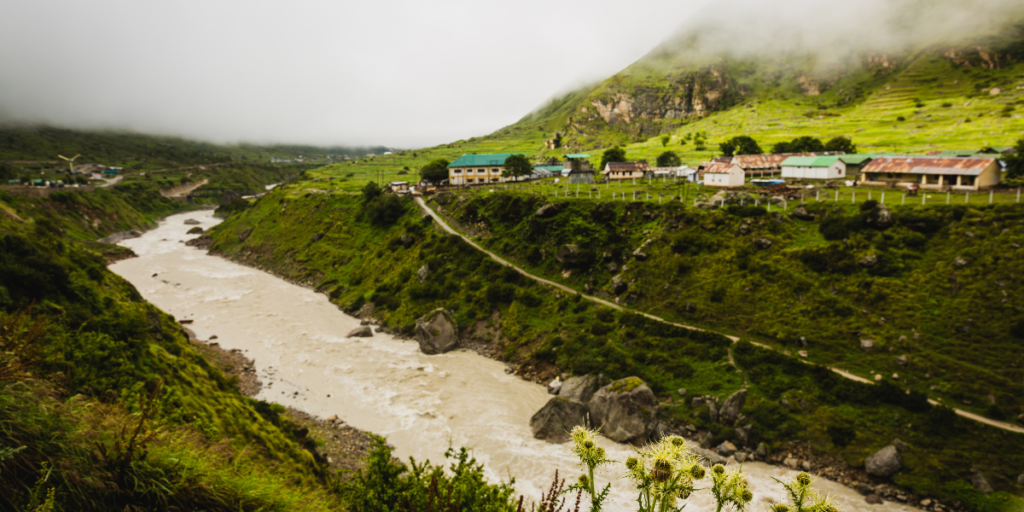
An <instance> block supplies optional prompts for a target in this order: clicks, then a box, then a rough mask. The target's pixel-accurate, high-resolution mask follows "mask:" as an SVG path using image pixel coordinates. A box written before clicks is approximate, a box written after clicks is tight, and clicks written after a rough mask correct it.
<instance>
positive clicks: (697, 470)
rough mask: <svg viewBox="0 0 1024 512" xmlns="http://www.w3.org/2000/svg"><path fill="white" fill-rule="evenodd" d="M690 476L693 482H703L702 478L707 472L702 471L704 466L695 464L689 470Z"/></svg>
mask: <svg viewBox="0 0 1024 512" xmlns="http://www.w3.org/2000/svg"><path fill="white" fill-rule="evenodd" d="M690 476H691V477H692V478H693V479H694V480H703V479H704V477H705V476H707V471H705V470H704V466H701V465H700V464H696V465H694V466H693V467H692V468H690Z"/></svg>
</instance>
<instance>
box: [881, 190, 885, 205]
mask: <svg viewBox="0 0 1024 512" xmlns="http://www.w3.org/2000/svg"><path fill="white" fill-rule="evenodd" d="M882 204H885V192H882Z"/></svg>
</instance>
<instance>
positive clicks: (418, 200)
mask: <svg viewBox="0 0 1024 512" xmlns="http://www.w3.org/2000/svg"><path fill="white" fill-rule="evenodd" d="M416 204H418V205H419V206H420V208H422V209H423V211H424V212H426V213H427V214H428V215H430V216H431V217H433V218H434V221H435V222H437V223H438V225H440V226H441V228H443V229H444V230H445V231H447V232H449V233H451V234H453V235H458V236H459V237H461V238H462V239H463V240H465V241H466V242H467V243H469V245H472V246H473V247H474V248H476V250H478V251H480V252H482V253H484V254H486V255H488V256H490V257H491V259H493V260H494V261H496V262H498V263H500V264H502V265H505V266H508V267H511V268H512V269H514V270H515V271H516V272H519V273H520V274H522V275H524V276H526V277H528V278H530V279H533V280H534V281H537V282H538V283H542V284H546V285H548V286H553V287H555V288H557V289H559V290H562V291H565V292H568V293H572V294H576V293H580V292H578V291H576V290H574V289H572V288H570V287H568V286H565V285H563V284H560V283H556V282H554V281H548V280H547V279H544V278H542V277H537V276H535V275H533V274H530V273H529V272H527V271H525V270H523V269H521V268H519V267H517V266H515V265H513V264H511V263H509V262H508V261H506V260H505V259H503V258H501V257H500V256H498V255H497V254H494V253H492V252H491V251H488V250H487V249H484V248H483V247H480V246H479V245H477V243H476V242H474V241H473V240H470V239H469V237H467V236H466V235H463V234H462V233H459V232H457V231H455V230H454V229H452V227H451V226H449V225H448V223H447V222H445V220H444V219H443V218H441V216H440V215H438V214H437V212H435V211H434V210H433V209H431V208H430V207H429V206H427V204H426V203H425V202H424V201H423V198H422V197H417V198H416ZM580 296H581V297H583V298H584V299H587V300H589V301H592V302H596V303H598V304H601V305H604V306H608V307H610V308H612V309H617V310H619V311H629V312H631V313H636V314H639V315H643V316H644V317H646V318H650V319H651V320H656V321H658V322H662V323H666V324H669V325H673V326H676V327H682V328H684V329H693V330H697V331H704V330H705V329H700V328H698V327H693V326H690V325H683V324H678V323H675V322H669V321H668V320H665V319H664V318H661V317H657V316H654V315H650V314H647V313H644V312H642V311H636V310H631V309H628V308H624V307H622V306H620V305H618V304H615V303H614V302H609V301H607V300H604V299H602V298H600V297H594V296H592V295H586V294H583V293H580ZM708 332H714V331H708ZM715 334H721V335H722V336H725V337H726V338H729V339H730V340H732V342H733V343H736V342H737V341H739V338H738V337H736V336H730V335H728V334H722V333H715ZM750 343H751V344H753V345H757V346H759V347H763V348H767V349H771V350H774V349H773V348H772V347H771V346H769V345H766V344H764V343H757V342H753V341H751V342H750ZM800 360H801V361H803V359H800ZM729 362H730V363H733V366H736V365H735V363H734V362H733V360H732V351H731V350H730V351H729ZM804 362H806V363H808V364H813V363H810V362H809V361H804ZM828 369H829V370H832V371H833V372H836V373H838V374H839V375H842V376H843V377H845V378H847V379H850V380H853V381H857V382H863V383H866V384H874V382H872V381H871V380H869V379H866V378H864V377H861V376H859V375H854V374H852V373H850V372H847V371H845V370H840V369H839V368H832V367H828ZM928 403H930V404H932V405H940V402H938V401H936V400H932V399H930V398H929V399H928ZM941 405H945V404H941ZM953 411H954V412H956V413H957V414H959V415H960V416H963V417H964V418H968V419H971V420H974V421H978V422H981V423H984V424H986V425H989V426H992V427H996V428H1000V429H1003V430H1008V431H1010V432H1017V433H1020V434H1024V428H1021V427H1018V426H1017V425H1012V424H1010V423H1006V422H1003V421H996V420H993V419H990V418H986V417H984V416H980V415H977V414H974V413H972V412H968V411H963V410H960V409H956V408H953Z"/></svg>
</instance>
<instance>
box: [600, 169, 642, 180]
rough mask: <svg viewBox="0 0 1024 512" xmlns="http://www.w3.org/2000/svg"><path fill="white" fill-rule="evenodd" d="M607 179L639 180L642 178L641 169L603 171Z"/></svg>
mask: <svg viewBox="0 0 1024 512" xmlns="http://www.w3.org/2000/svg"><path fill="white" fill-rule="evenodd" d="M603 174H604V175H605V176H606V177H607V178H608V179H609V180H612V181H614V180H639V179H643V177H644V173H643V171H608V172H607V173H603Z"/></svg>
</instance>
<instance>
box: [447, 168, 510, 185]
mask: <svg viewBox="0 0 1024 512" xmlns="http://www.w3.org/2000/svg"><path fill="white" fill-rule="evenodd" d="M504 171H505V167H504V166H495V167H449V168H448V183H450V184H452V185H482V184H485V183H504V182H506V181H512V179H511V178H507V179H506V178H505V177H504V176H503V175H502V174H503V173H504Z"/></svg>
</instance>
